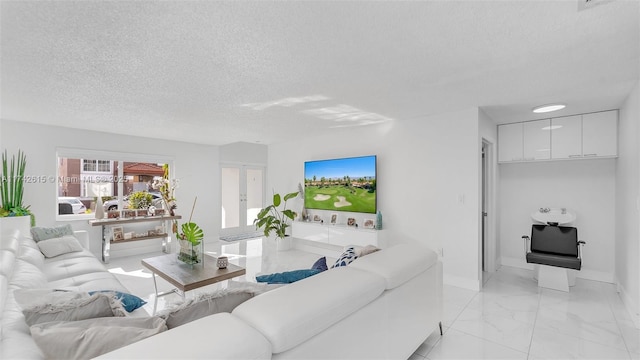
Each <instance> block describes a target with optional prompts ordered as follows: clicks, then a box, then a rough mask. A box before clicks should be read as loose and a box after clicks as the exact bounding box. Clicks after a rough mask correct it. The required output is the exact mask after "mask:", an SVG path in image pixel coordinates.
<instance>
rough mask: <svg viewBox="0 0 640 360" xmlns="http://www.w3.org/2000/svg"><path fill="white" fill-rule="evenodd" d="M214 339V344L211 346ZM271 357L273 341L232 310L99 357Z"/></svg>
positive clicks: (119, 358)
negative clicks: (237, 316) (232, 312)
mask: <svg viewBox="0 0 640 360" xmlns="http://www.w3.org/2000/svg"><path fill="white" fill-rule="evenodd" d="M212 342H215V347H212V346H209V344H211V343H212ZM187 358H188V359H252V360H258V359H271V344H269V341H267V339H265V338H264V336H262V334H260V333H259V332H258V331H256V329H254V328H252V327H251V326H249V325H248V324H247V323H245V322H244V321H242V320H240V319H238V318H235V317H234V316H232V315H231V314H229V313H219V314H215V315H211V316H207V317H203V318H201V319H198V320H195V321H193V322H190V323H189V324H187V325H185V326H178V327H176V328H174V329H171V330H169V331H165V332H163V333H161V334H158V335H155V336H152V337H149V338H146V339H144V340H142V341H139V342H137V343H135V344H131V345H129V346H127V347H124V348H121V349H118V350H115V351H112V352H110V353H107V354H104V355H102V356H100V357H98V358H97V359H118V360H121V359H187Z"/></svg>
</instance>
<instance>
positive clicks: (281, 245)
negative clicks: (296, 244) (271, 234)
mask: <svg viewBox="0 0 640 360" xmlns="http://www.w3.org/2000/svg"><path fill="white" fill-rule="evenodd" d="M276 249H278V251H287V250H291V236H287V237H285V238H284V239H281V238H276Z"/></svg>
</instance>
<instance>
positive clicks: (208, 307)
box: [160, 289, 260, 329]
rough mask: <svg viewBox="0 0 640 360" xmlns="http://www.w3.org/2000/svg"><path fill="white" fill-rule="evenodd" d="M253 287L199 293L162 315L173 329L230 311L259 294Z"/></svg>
mask: <svg viewBox="0 0 640 360" xmlns="http://www.w3.org/2000/svg"><path fill="white" fill-rule="evenodd" d="M259 293H260V292H259V291H255V290H251V289H223V290H218V291H214V292H212V293H204V294H199V295H197V296H196V297H195V298H193V299H187V300H186V301H185V302H184V303H182V304H180V305H179V306H177V307H175V308H172V309H167V310H165V311H163V312H162V313H161V314H160V317H162V318H163V319H165V320H166V321H167V327H168V328H169V329H173V328H174V327H178V326H180V325H184V324H186V323H189V322H191V321H194V320H197V319H200V318H203V317H205V316H209V315H213V314H217V313H221V312H228V313H230V312H231V311H233V309H235V308H236V306H238V305H240V304H242V303H243V302H245V301H247V300H249V299H251V298H252V297H254V296H255V295H257V294H259Z"/></svg>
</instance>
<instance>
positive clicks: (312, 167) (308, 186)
mask: <svg viewBox="0 0 640 360" xmlns="http://www.w3.org/2000/svg"><path fill="white" fill-rule="evenodd" d="M304 188H305V191H304V206H305V207H306V208H307V209H319V210H331V211H351V212H359V213H371V214H373V213H375V212H376V204H377V202H376V156H375V155H369V156H361V157H351V158H342V159H331V160H318V161H306V162H305V163H304Z"/></svg>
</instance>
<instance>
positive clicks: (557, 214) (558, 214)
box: [531, 208, 576, 225]
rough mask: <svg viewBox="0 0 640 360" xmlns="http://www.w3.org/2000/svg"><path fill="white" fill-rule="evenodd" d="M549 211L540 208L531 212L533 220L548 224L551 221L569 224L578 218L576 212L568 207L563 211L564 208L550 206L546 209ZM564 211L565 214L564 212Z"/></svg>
mask: <svg viewBox="0 0 640 360" xmlns="http://www.w3.org/2000/svg"><path fill="white" fill-rule="evenodd" d="M546 210H549V211H548V212H541V211H540V210H538V211H536V212H533V213H531V218H532V219H533V221H535V222H538V223H541V224H547V223H549V222H555V223H558V225H563V224H569V223H571V222H573V221H574V220H575V219H576V214H575V213H574V212H572V211H570V210H568V209H565V211H563V209H562V208H550V209H546ZM563 212H564V214H563Z"/></svg>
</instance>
